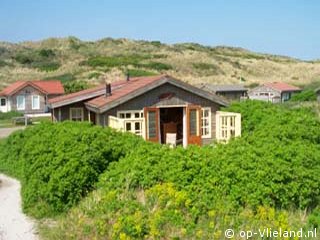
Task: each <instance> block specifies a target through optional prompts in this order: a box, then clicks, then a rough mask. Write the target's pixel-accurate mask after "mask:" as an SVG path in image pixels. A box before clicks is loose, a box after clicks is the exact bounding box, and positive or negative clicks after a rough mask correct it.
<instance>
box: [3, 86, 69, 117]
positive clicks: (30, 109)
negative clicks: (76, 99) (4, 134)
mask: <svg viewBox="0 0 320 240" xmlns="http://www.w3.org/2000/svg"><path fill="white" fill-rule="evenodd" d="M63 94H64V88H63V85H62V84H61V82H60V81H56V80H48V81H17V82H15V83H13V84H11V85H9V86H8V87H6V88H5V89H3V90H2V91H0V111H1V112H8V111H21V112H23V113H28V114H39V113H45V112H47V111H48V106H47V104H48V100H49V99H50V98H54V97H57V96H60V95H63Z"/></svg>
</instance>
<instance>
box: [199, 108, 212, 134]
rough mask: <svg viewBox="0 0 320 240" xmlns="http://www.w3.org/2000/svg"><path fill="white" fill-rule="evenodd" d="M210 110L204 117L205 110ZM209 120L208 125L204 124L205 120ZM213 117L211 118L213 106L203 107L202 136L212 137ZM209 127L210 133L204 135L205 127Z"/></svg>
mask: <svg viewBox="0 0 320 240" xmlns="http://www.w3.org/2000/svg"><path fill="white" fill-rule="evenodd" d="M205 111H208V116H207V117H204V112H205ZM205 119H207V120H208V125H207V126H203V123H204V120H205ZM211 122H212V119H211V108H210V107H205V108H201V138H212V127H211V126H212V125H211ZM205 128H207V129H208V134H206V135H203V134H202V133H203V132H204V131H203V129H205Z"/></svg>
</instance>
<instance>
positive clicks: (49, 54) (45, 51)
mask: <svg viewBox="0 0 320 240" xmlns="http://www.w3.org/2000/svg"><path fill="white" fill-rule="evenodd" d="M39 55H40V56H41V57H44V58H49V57H54V56H56V54H55V52H54V51H53V50H52V49H41V50H40V51H39Z"/></svg>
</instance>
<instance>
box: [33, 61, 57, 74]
mask: <svg viewBox="0 0 320 240" xmlns="http://www.w3.org/2000/svg"><path fill="white" fill-rule="evenodd" d="M31 66H32V67H34V68H37V69H39V70H40V71H44V72H52V71H55V70H57V69H59V68H60V66H61V65H60V63H58V62H52V61H42V62H34V63H32V64H31Z"/></svg>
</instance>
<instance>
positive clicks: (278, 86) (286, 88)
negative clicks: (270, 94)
mask: <svg viewBox="0 0 320 240" xmlns="http://www.w3.org/2000/svg"><path fill="white" fill-rule="evenodd" d="M263 85H264V86H267V87H270V88H272V89H274V90H277V91H280V92H295V91H301V89H300V88H298V87H296V86H292V85H290V84H287V83H284V82H273V83H265V84H263Z"/></svg>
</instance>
